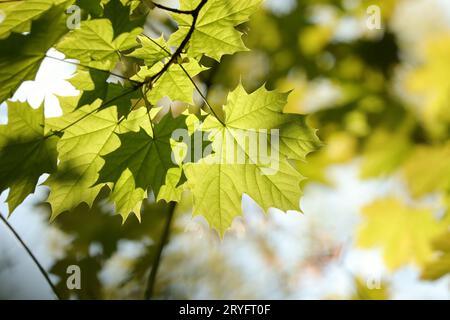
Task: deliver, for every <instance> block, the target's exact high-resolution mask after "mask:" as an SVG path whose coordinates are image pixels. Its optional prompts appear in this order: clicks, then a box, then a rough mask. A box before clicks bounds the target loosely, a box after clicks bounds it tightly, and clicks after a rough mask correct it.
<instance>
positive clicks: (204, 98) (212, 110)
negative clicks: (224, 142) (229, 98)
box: [180, 64, 226, 127]
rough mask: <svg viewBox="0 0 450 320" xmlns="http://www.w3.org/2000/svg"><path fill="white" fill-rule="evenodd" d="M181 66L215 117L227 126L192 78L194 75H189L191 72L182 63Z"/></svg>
mask: <svg viewBox="0 0 450 320" xmlns="http://www.w3.org/2000/svg"><path fill="white" fill-rule="evenodd" d="M180 68H181V70H183V71H184V73H185V74H186V76H187V77H188V78H189V80H190V81H191V82H192V84H193V85H194V87H195V89H196V90H197V92H198V94H199V95H200V97H202V99H203V102H204V103H205V104H206V105H207V106H208V108H209V110H211V112H212V114H213V115H214V117H215V118H216V119H217V121H219V122H220V123H221V124H222V125H223V126H224V127H226V125H225V123H224V122H223V121H222V119H221V118H220V117H219V116H218V115H217V114H216V112H215V111H214V109H213V107H212V106H211V105H210V104H209V102H208V100H207V99H206V97H205V95H204V94H203V92H202V91H201V90H200V88H199V87H198V85H197V84H196V83H195V81H194V79H192V77H191V76H190V75H189V73H188V72H187V70H186V69H185V68H184V67H183V66H182V65H181V64H180Z"/></svg>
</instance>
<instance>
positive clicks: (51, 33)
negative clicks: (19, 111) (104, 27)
mask: <svg viewBox="0 0 450 320" xmlns="http://www.w3.org/2000/svg"><path fill="white" fill-rule="evenodd" d="M64 10H65V5H64V4H62V5H60V6H57V7H54V8H52V9H50V10H48V12H46V13H45V14H43V15H42V16H41V17H40V18H39V19H37V20H35V21H33V23H32V26H31V33H30V34H27V35H24V34H16V33H14V34H12V35H11V36H10V37H9V38H8V39H5V40H0V102H1V101H4V100H5V99H7V98H8V97H11V96H12V95H13V94H14V92H15V91H16V90H17V88H18V87H19V86H20V84H21V83H22V82H24V81H26V80H33V79H34V77H35V76H36V72H37V71H38V69H39V66H40V64H41V62H42V60H43V59H44V58H45V54H46V52H47V51H48V49H50V48H51V47H52V46H53V44H54V43H56V42H57V41H58V40H59V38H61V37H62V36H63V35H64V34H65V33H66V32H67V27H66V18H65V15H64ZM0 26H1V25H0Z"/></svg>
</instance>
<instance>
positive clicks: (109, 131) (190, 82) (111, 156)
mask: <svg viewBox="0 0 450 320" xmlns="http://www.w3.org/2000/svg"><path fill="white" fill-rule="evenodd" d="M260 2H261V1H260V0H245V1H242V0H239V1H238V0H231V1H219V0H209V1H198V0H185V1H181V10H188V11H189V10H190V11H189V12H191V13H186V12H184V13H182V14H174V15H173V17H174V19H175V20H176V22H177V23H178V31H176V32H175V33H174V34H173V35H172V36H171V37H170V39H169V40H168V43H166V40H165V39H164V38H163V37H160V38H150V37H148V36H147V35H144V34H142V32H143V25H144V21H145V14H142V11H139V10H135V9H136V8H137V7H140V6H141V4H140V3H138V2H136V1H121V0H110V1H94V2H92V3H87V2H85V1H77V2H76V3H77V4H78V5H80V6H81V8H82V10H83V18H84V19H86V20H84V21H82V22H81V24H80V26H79V28H75V29H73V30H68V29H67V26H66V25H65V22H66V21H65V20H66V15H65V13H64V9H65V8H66V7H67V6H68V5H70V4H72V3H73V1H58V0H53V1H52V0H30V1H29V2H28V3H29V5H30V6H31V7H28V8H29V9H30V8H31V9H32V10H31V9H30V10H28V11H27V12H25V11H26V10H23V6H22V5H21V4H19V5H11V6H8V7H7V10H9V11H8V12H12V13H15V14H16V16H17V18H11V17H12V16H11V15H10V14H8V16H7V19H6V20H5V22H4V23H3V24H0V36H1V37H7V38H6V39H5V40H1V42H2V46H1V49H0V55H1V56H2V62H0V66H1V67H2V70H0V83H1V84H2V87H1V89H0V98H1V100H2V101H3V100H5V99H7V98H9V97H11V96H12V95H13V93H14V91H15V90H16V89H17V87H18V86H19V85H20V83H22V82H23V81H24V80H32V79H33V78H34V76H35V74H36V72H37V70H38V68H39V65H40V63H41V61H42V59H43V58H44V57H45V54H46V51H47V50H48V49H49V48H51V47H55V48H56V49H58V50H59V51H61V52H62V53H64V54H65V57H66V59H75V60H76V61H78V62H79V67H78V69H77V71H76V73H75V75H74V77H73V78H72V79H71V80H70V81H71V83H72V84H73V85H74V86H75V87H76V89H78V90H80V94H79V96H77V97H66V98H60V104H61V107H62V109H63V115H62V116H61V117H58V118H54V119H46V120H44V118H43V110H42V109H38V110H33V109H31V108H30V107H29V106H27V105H23V104H20V103H12V102H11V103H9V106H10V108H9V109H10V115H9V123H8V125H5V126H4V127H1V128H0V130H1V131H0V132H1V137H0V138H1V139H2V140H0V141H1V142H0V155H2V157H1V158H0V162H1V163H2V164H3V165H2V170H1V172H0V175H1V178H2V179H1V184H0V187H1V189H0V191H3V190H6V189H8V188H9V189H10V196H9V199H8V201H9V203H10V209H11V210H10V211H12V210H14V208H15V207H16V206H17V205H18V204H20V202H22V201H23V199H24V198H25V197H26V196H27V195H28V194H29V193H31V192H33V190H34V188H35V186H36V183H37V180H38V178H39V177H40V176H41V174H43V173H50V177H49V178H48V179H47V181H46V182H45V185H46V186H48V187H49V189H50V193H49V197H48V202H49V203H50V205H51V208H52V218H55V217H57V216H58V215H60V214H61V213H63V212H65V211H69V210H72V209H74V208H76V207H78V206H79V205H80V204H81V203H86V204H88V205H89V206H92V204H93V203H94V201H95V199H96V198H97V197H98V196H99V193H100V191H101V190H108V194H109V200H110V201H111V202H112V203H113V204H114V207H115V211H116V212H117V213H119V214H121V215H122V216H123V218H124V219H126V218H127V217H128V215H129V214H130V213H134V214H136V215H137V216H138V217H139V216H140V211H141V206H142V203H143V201H144V199H146V198H147V196H148V193H149V192H153V193H154V195H155V198H156V199H157V200H166V201H178V200H179V199H180V197H181V192H182V190H184V189H186V188H188V189H189V188H190V189H191V191H192V194H193V198H194V213H195V214H202V215H204V216H205V217H206V218H207V220H208V221H209V222H210V224H211V226H212V227H213V228H215V229H217V230H218V231H219V232H220V234H222V235H223V233H224V232H225V231H226V230H227V228H228V227H229V226H230V225H231V222H232V220H233V218H234V217H235V216H237V215H239V214H240V212H241V209H240V204H241V198H242V195H243V194H244V193H246V194H248V195H249V196H251V197H252V198H253V199H254V200H255V201H256V202H257V203H258V204H260V205H261V207H263V208H264V209H265V210H267V209H269V208H271V207H277V208H280V209H282V210H298V209H299V198H300V196H301V190H300V186H299V184H300V182H301V180H302V179H303V177H302V175H301V174H300V173H299V172H298V171H297V170H296V169H295V168H294V167H293V166H291V164H290V163H289V161H290V160H301V161H303V160H305V157H306V155H307V154H308V153H309V152H310V151H312V150H313V149H314V148H315V147H316V146H317V144H318V139H317V137H316V135H315V131H314V130H312V129H310V128H309V127H308V126H307V125H306V122H305V118H304V116H300V115H288V114H285V113H283V108H284V106H285V104H286V99H287V94H280V93H276V92H269V91H267V90H266V89H264V88H261V89H259V90H257V91H256V92H254V93H252V94H248V93H247V92H246V91H245V90H244V88H243V87H242V86H239V87H238V88H237V89H236V90H235V91H233V92H232V93H231V94H230V95H229V98H228V103H227V105H226V107H225V108H224V111H225V119H224V120H223V121H222V120H221V119H219V118H218V117H217V116H216V115H215V114H210V115H209V116H207V117H206V121H205V123H204V125H203V127H202V128H203V130H204V131H205V132H209V133H211V136H210V139H211V142H212V151H213V153H212V154H209V155H206V154H205V155H203V153H202V155H203V156H204V159H202V160H200V161H198V162H197V161H193V162H187V163H184V164H183V163H181V161H173V159H172V154H173V152H174V148H175V145H177V146H178V147H179V142H175V141H174V140H173V139H172V133H173V132H174V131H175V130H176V129H184V130H186V131H189V132H190V134H191V136H190V139H194V137H195V136H196V135H197V134H198V131H195V132H193V131H192V130H188V126H187V124H186V123H187V120H188V119H189V121H192V120H193V118H196V116H195V115H193V114H191V115H189V116H187V114H183V115H180V116H178V117H174V116H172V113H171V112H169V113H164V114H163V113H162V112H161V113H159V114H158V112H157V110H156V109H155V105H157V104H158V102H160V100H161V99H163V98H164V97H169V98H170V100H172V101H181V102H184V103H186V104H190V105H193V104H194V100H193V94H194V91H195V90H199V86H198V85H197V84H196V80H195V79H194V77H196V76H197V75H198V74H199V73H201V72H202V71H204V70H206V68H205V67H204V66H202V64H201V62H200V58H201V57H202V56H203V55H206V56H208V57H211V58H213V59H216V60H220V59H221V57H222V56H223V55H225V54H233V53H235V52H238V51H245V50H247V48H246V47H245V45H244V43H243V42H242V39H241V36H242V33H241V32H240V31H238V30H237V29H236V27H237V26H239V25H240V24H242V23H244V22H246V21H247V20H248V19H249V17H250V15H251V14H253V13H254V12H255V10H256V9H257V8H258V6H259V4H260ZM59 3H62V4H61V5H60V6H55V4H59ZM138 11H139V12H138ZM144 11H145V10H144ZM19 17H21V19H22V20H21V21H22V22H21V21H20V19H19ZM30 24H31V25H30ZM24 31H30V33H29V34H21V33H20V32H24ZM173 47H175V48H173ZM124 60H126V61H127V62H138V63H139V64H140V65H139V68H138V66H137V65H134V66H133V67H134V70H139V71H138V72H137V73H136V75H135V76H134V77H132V78H131V79H129V78H128V77H125V76H121V75H117V74H116V73H114V72H115V71H116V70H114V69H116V68H117V65H118V62H119V61H122V62H124ZM70 63H74V62H72V61H71V62H70ZM75 63H76V62H75ZM113 70H114V71H113ZM113 74H114V75H115V76H116V77H115V78H114V77H112V76H111V75H113ZM117 78H119V79H120V82H119V81H117ZM206 104H208V103H207V102H206ZM189 121H188V122H189ZM195 121H198V120H195ZM242 130H243V131H248V132H253V133H257V132H259V131H265V132H271V130H275V131H276V135H277V137H276V140H278V139H279V143H277V144H275V140H272V139H275V138H274V137H267V136H266V137H265V138H263V140H264V141H260V143H261V144H262V143H265V144H268V145H269V147H271V152H272V153H273V154H277V155H278V156H277V158H276V161H275V162H274V163H272V164H274V165H275V170H274V172H273V173H271V174H267V170H266V169H274V168H267V162H266V161H267V160H268V158H267V156H264V157H263V158H264V159H260V158H255V157H254V155H252V153H251V152H250V150H249V149H248V146H247V145H246V144H245V143H244V142H243V141H242V140H241V139H240V138H239V137H238V136H237V135H236V133H237V132H238V131H242ZM227 139H229V140H230V141H232V142H233V143H235V145H236V146H235V148H236V150H238V151H239V152H241V153H242V154H243V155H244V158H245V160H246V161H245V164H234V163H231V164H230V163H225V164H224V163H222V162H221V161H219V162H218V163H210V162H209V160H210V159H211V158H217V157H218V158H219V160H223V159H221V157H222V156H223V155H224V154H226V153H227V152H228V151H229V150H227V147H226V145H227V143H226V140H227ZM185 142H186V141H185ZM203 142H204V141H203ZM203 142H202V143H201V147H202V148H204V147H205V146H206V145H208V143H206V144H204V143H203ZM186 143H188V142H186ZM189 147H192V146H188V148H189ZM187 150H189V149H187ZM202 151H203V150H202ZM7 154H8V155H7ZM197 160H198V159H197ZM56 163H58V165H57V167H56ZM17 172H20V174H18V173H17ZM186 181H187V183H185V182H186Z"/></svg>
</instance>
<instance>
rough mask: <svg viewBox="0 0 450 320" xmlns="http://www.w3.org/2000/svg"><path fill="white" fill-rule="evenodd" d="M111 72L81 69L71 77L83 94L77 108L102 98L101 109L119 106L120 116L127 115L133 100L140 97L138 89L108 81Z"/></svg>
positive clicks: (71, 81)
mask: <svg viewBox="0 0 450 320" xmlns="http://www.w3.org/2000/svg"><path fill="white" fill-rule="evenodd" d="M109 77H110V74H109V72H104V71H102V70H96V69H90V70H89V71H88V70H82V69H79V70H78V71H77V73H76V74H75V76H74V77H73V78H71V79H70V80H69V81H70V83H71V84H72V85H73V86H74V87H75V88H76V89H78V90H81V91H82V94H81V96H80V98H79V100H78V104H77V106H76V107H75V109H78V108H80V107H82V106H85V105H87V104H92V103H93V102H94V101H95V100H97V99H102V100H103V103H102V107H101V109H104V108H108V107H111V106H115V107H117V112H118V116H119V118H120V117H121V116H125V115H127V114H128V113H129V111H130V105H132V100H134V99H137V98H139V97H140V95H139V92H138V90H135V88H133V87H126V86H124V85H121V84H118V83H110V82H108V81H107V80H108V78H109Z"/></svg>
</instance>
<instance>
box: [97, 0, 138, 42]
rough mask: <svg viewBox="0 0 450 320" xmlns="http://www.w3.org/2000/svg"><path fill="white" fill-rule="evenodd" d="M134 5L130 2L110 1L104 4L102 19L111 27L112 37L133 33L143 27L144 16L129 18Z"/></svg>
mask: <svg viewBox="0 0 450 320" xmlns="http://www.w3.org/2000/svg"><path fill="white" fill-rule="evenodd" d="M133 7H134V5H133V4H132V3H131V1H123V0H110V1H109V2H108V3H107V4H105V8H104V10H103V17H104V18H107V19H109V21H111V24H112V26H113V30H114V37H118V36H119V35H120V34H122V33H129V32H133V30H135V29H136V28H140V27H142V26H143V25H144V23H145V19H146V15H138V16H136V17H133V18H131V11H132V9H133Z"/></svg>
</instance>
